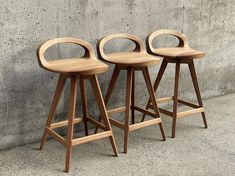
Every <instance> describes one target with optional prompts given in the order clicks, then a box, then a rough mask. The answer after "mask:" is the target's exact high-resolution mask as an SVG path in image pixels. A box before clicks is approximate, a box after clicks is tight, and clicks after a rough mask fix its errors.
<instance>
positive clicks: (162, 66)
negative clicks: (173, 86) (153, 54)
mask: <svg viewBox="0 0 235 176" xmlns="http://www.w3.org/2000/svg"><path fill="white" fill-rule="evenodd" d="M167 64H168V62H167V61H166V60H165V59H163V61H162V64H161V67H160V70H159V72H158V75H157V78H156V81H155V83H154V86H153V89H154V92H156V91H157V88H158V86H159V84H160V81H161V79H162V77H163V74H164V72H165V70H166V67H167ZM149 103H150V98H149V99H148V103H147V105H146V107H145V109H148V104H149ZM145 116H146V114H143V116H142V119H141V122H143V121H144V119H145Z"/></svg>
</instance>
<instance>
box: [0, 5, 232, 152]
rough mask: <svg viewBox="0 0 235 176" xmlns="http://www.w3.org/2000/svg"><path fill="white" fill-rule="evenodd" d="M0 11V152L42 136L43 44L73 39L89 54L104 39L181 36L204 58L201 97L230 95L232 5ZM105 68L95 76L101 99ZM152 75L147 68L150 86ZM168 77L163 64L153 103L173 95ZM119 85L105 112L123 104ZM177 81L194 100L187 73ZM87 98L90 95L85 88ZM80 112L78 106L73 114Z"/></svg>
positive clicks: (46, 79)
mask: <svg viewBox="0 0 235 176" xmlns="http://www.w3.org/2000/svg"><path fill="white" fill-rule="evenodd" d="M0 9H1V11H0V35H1V38H0V150H2V149H7V148H10V147H14V146H18V145H22V144H25V143H31V142H35V141H38V140H39V139H40V137H41V135H42V132H43V128H44V124H45V122H46V117H47V114H48V111H49V107H50V103H51V100H52V95H53V91H54V88H55V85H56V81H57V77H58V75H55V74H52V73H49V72H47V71H44V70H42V69H41V68H39V66H38V63H37V59H36V55H35V51H36V48H37V46H38V45H39V44H40V43H41V42H43V41H45V40H47V39H50V38H55V37H64V36H69V37H78V38H82V39H85V40H87V41H89V42H90V43H92V44H93V46H94V47H95V44H96V42H97V40H98V39H99V38H101V37H103V36H104V35H107V34H113V33H120V32H128V33H132V34H135V35H137V36H139V37H141V38H142V39H145V37H146V35H147V34H148V33H149V32H151V31H154V30H157V29H164V28H167V29H175V30H178V31H183V32H184V33H185V34H186V35H187V36H188V38H189V42H190V45H191V47H193V48H195V49H199V50H203V51H205V52H206V56H205V58H204V59H202V60H198V61H197V62H196V69H197V72H198V79H199V82H200V86H201V91H202V94H203V98H209V97H213V96H218V95H222V94H227V93H231V92H234V91H235V77H234V75H235V61H234V55H235V45H234V43H235V38H234V34H235V25H234V24H235V14H234V13H235V1H234V0H226V1H224V0H218V1H213V0H201V1H196V0H187V1H186V0H175V1H171V0H166V1H160V0H119V1H115V0H102V1H96V0H89V1H88V0H63V1H62V0H51V1H50V2H49V1H47V0H31V1H25V0H17V1H15V0H14V1H13V0H8V1H3V0H2V1H1V3H0ZM167 41H168V40H167ZM114 46H115V47H116V46H118V45H114ZM114 46H113V47H114ZM126 47H127V45H124V47H122V46H119V49H121V50H125V48H126ZM53 51H54V52H51V53H49V56H51V57H53V58H57V57H61V56H64V55H65V54H66V55H67V54H74V52H75V50H74V49H71V50H70V49H69V48H67V47H63V46H58V47H55V48H54V50H53ZM112 69H113V66H111V67H110V71H109V72H107V73H105V74H102V75H100V76H99V81H100V83H101V88H102V91H103V93H104V92H105V91H106V89H107V85H108V84H107V83H108V82H109V80H110V76H111V73H112ZM158 69H159V66H154V67H151V69H150V70H151V75H152V79H153V80H154V79H155V77H156V73H157V71H158ZM173 75H174V67H173V65H170V66H169V69H168V70H167V72H166V74H165V76H164V80H163V81H162V83H161V88H160V89H159V93H158V96H159V97H160V96H163V95H170V94H171V93H172V87H173V82H172V79H173ZM138 77H139V79H137V80H138V81H137V91H139V92H141V93H139V94H138V97H137V102H138V103H140V104H145V101H146V99H147V98H148V96H147V90H146V88H145V87H144V86H143V85H144V84H143V78H142V75H141V74H138ZM125 78H126V75H125V73H121V77H120V79H119V82H118V84H117V89H116V90H115V91H114V93H113V95H112V100H111V101H110V105H109V107H113V106H117V105H119V104H123V103H122V101H123V99H120V96H119V94H120V93H124V91H125ZM181 78H182V80H181V82H180V84H181V85H182V86H181V96H184V97H187V98H188V99H193V97H194V92H193V88H192V86H191V85H192V84H191V80H190V77H189V72H188V70H187V69H186V68H184V67H183V68H182V72H181ZM66 88H68V85H67V86H66ZM88 91H89V94H91V95H92V92H91V90H90V87H89V86H88ZM67 96H68V90H67V89H66V90H65V93H64V96H63V98H62V100H61V102H60V105H59V108H58V113H59V114H60V115H59V117H58V118H63V113H62V112H66V110H67V104H68V101H67ZM93 102H94V97H91V98H90V99H89V105H91V106H90V109H89V110H90V112H91V113H94V114H96V115H97V113H98V111H97V107H96V106H94V103H93ZM79 105H80V99H78V114H79V113H80V112H81V111H80V107H79ZM61 113H62V115H61ZM79 128H80V127H78V130H79Z"/></svg>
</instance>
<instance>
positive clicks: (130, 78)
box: [124, 68, 133, 153]
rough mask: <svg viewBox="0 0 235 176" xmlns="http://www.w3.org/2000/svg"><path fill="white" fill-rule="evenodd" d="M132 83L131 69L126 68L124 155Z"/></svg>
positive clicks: (126, 142) (126, 145)
mask: <svg viewBox="0 0 235 176" xmlns="http://www.w3.org/2000/svg"><path fill="white" fill-rule="evenodd" d="M132 81H133V68H128V69H127V86H126V112H125V129H124V153H127V148H128V139H129V119H130V110H131V90H132Z"/></svg>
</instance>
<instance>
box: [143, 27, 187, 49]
mask: <svg viewBox="0 0 235 176" xmlns="http://www.w3.org/2000/svg"><path fill="white" fill-rule="evenodd" d="M159 35H172V36H175V37H177V38H178V40H179V45H178V47H184V48H189V44H188V40H187V38H186V36H185V35H184V34H183V33H180V32H177V31H174V30H158V31H154V32H152V33H150V34H149V35H148V37H147V39H146V44H147V49H148V51H149V50H150V51H152V52H153V50H154V47H153V40H154V39H155V38H156V37H157V36H159Z"/></svg>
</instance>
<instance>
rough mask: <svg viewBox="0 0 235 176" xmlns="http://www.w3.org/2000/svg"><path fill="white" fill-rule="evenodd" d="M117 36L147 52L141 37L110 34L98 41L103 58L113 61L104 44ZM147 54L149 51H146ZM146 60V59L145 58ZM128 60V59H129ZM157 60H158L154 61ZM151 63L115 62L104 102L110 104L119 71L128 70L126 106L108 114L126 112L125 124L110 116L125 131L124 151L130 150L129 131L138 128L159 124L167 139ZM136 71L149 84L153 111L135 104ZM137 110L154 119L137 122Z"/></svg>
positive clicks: (99, 53)
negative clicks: (156, 95) (150, 72)
mask: <svg viewBox="0 0 235 176" xmlns="http://www.w3.org/2000/svg"><path fill="white" fill-rule="evenodd" d="M116 38H125V39H129V40H131V41H133V42H134V43H135V44H136V48H135V49H134V51H133V52H136V53H137V54H138V53H145V50H144V43H143V42H142V40H141V39H139V38H137V37H136V36H133V35H130V34H113V35H109V36H106V37H104V38H102V39H101V40H100V41H99V43H98V47H97V48H98V55H99V56H100V58H101V59H103V60H105V61H107V62H110V63H112V60H111V56H109V55H106V54H105V53H104V45H105V43H107V42H108V41H110V40H112V39H116ZM146 54H147V53H146ZM120 58H122V55H120ZM143 61H144V59H143ZM127 62H128V61H127ZM154 62H156V60H155V61H154ZM148 64H150V63H147V62H145V63H136V64H135V63H134V64H133V63H132V64H130V63H121V62H120V63H115V68H114V71H113V74H112V77H111V80H110V83H109V86H108V89H107V92H106V95H105V98H104V102H105V105H106V106H107V105H108V101H109V99H110V97H111V93H112V91H113V89H114V87H115V84H116V82H117V78H118V76H119V73H120V71H121V70H124V71H127V77H126V80H127V83H126V100H125V106H124V107H119V108H115V109H110V110H108V111H107V112H108V115H109V116H111V115H114V114H116V113H120V112H125V122H124V124H123V123H121V122H119V121H117V120H115V119H113V118H111V117H109V120H110V123H111V124H112V125H114V126H116V127H118V128H120V129H122V130H123V131H124V153H127V150H128V140H129V133H130V132H131V131H134V130H137V129H141V128H144V127H147V126H150V125H155V124H158V125H159V128H160V131H161V135H162V137H163V140H166V138H165V133H164V128H163V125H162V121H161V118H160V113H159V109H158V106H157V102H156V97H155V94H154V90H153V86H152V83H151V79H150V75H149V71H148V67H147V65H148ZM135 71H141V72H142V74H143V76H144V80H145V83H146V86H147V90H148V92H149V95H150V99H151V101H152V102H153V106H152V107H153V110H154V112H151V111H149V110H146V109H144V108H141V107H138V106H136V105H135ZM135 111H139V112H141V113H146V114H148V115H150V116H152V117H154V119H152V120H148V121H145V122H139V123H135ZM130 118H131V124H130ZM100 120H101V118H99V121H100ZM97 130H98V128H96V130H95V133H96V132H97Z"/></svg>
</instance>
